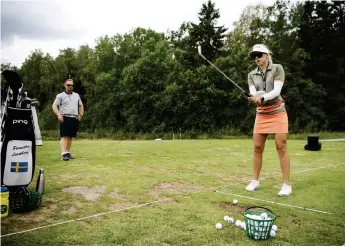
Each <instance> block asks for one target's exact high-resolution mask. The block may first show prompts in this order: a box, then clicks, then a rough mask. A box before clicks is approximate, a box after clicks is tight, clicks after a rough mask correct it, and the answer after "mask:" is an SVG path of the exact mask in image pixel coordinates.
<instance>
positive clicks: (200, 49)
mask: <svg viewBox="0 0 345 246" xmlns="http://www.w3.org/2000/svg"><path fill="white" fill-rule="evenodd" d="M198 53H199V55H200V57H201V58H202V59H204V60H205V61H207V62H208V63H209V64H210V65H211V66H212V67H214V68H215V69H216V70H217V71H218V72H220V73H221V74H222V75H223V76H224V77H225V78H226V79H227V80H229V81H230V82H231V83H232V84H233V85H234V86H236V87H237V88H238V89H239V90H240V91H241V92H242V93H244V94H245V95H246V96H247V97H251V96H252V95H250V94H249V93H248V92H246V91H245V90H243V89H242V88H241V87H240V86H239V85H238V84H236V83H235V82H234V81H232V80H231V79H230V78H229V77H228V76H227V75H226V74H224V73H223V72H222V71H221V70H220V69H219V68H217V67H216V66H215V65H214V64H213V63H212V62H210V61H209V60H207V58H206V57H205V56H204V55H203V54H202V48H201V45H198Z"/></svg>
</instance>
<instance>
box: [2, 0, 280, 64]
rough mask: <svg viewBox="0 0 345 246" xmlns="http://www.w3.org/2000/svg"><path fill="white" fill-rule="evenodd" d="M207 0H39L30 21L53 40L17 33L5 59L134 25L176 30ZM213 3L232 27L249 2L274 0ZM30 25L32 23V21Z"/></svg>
mask: <svg viewBox="0 0 345 246" xmlns="http://www.w3.org/2000/svg"><path fill="white" fill-rule="evenodd" d="M12 2H13V1H12ZM204 2H206V0H170V1H167V0H164V1H163V0H146V1H142V0H126V1H122V0H121V1H120V0H117V1H116V0H113V1H111V0H92V1H80V2H79V1H75V0H71V1H66V0H61V1H55V2H52V1H44V4H43V1H35V2H33V3H31V4H30V5H28V4H26V6H29V7H30V6H32V9H31V8H29V10H28V12H29V13H33V14H34V15H33V17H31V18H32V19H33V18H35V17H37V16H39V18H40V21H41V22H42V24H45V26H50V27H51V32H52V33H51V35H50V36H51V38H50V39H49V40H48V39H45V38H44V37H40V36H38V37H37V38H33V37H32V36H28V35H23V34H21V33H20V32H19V33H17V34H16V36H15V37H14V39H13V40H12V42H11V43H8V42H6V43H3V44H2V46H1V57H2V62H11V63H12V64H14V65H17V66H20V65H21V64H22V63H23V62H24V60H25V58H27V57H28V55H29V54H30V53H31V51H33V50H35V49H41V50H42V51H43V52H44V53H49V54H50V55H52V56H54V57H55V56H56V55H57V54H58V53H59V49H63V48H67V47H72V48H78V47H79V46H80V45H83V44H90V45H91V46H94V44H95V40H96V38H98V37H100V36H104V35H106V34H107V35H114V34H116V33H124V32H129V31H130V30H131V29H133V28H136V27H143V28H151V29H153V30H155V31H159V32H166V31H167V30H177V28H178V27H179V26H180V25H181V24H182V23H183V21H193V22H197V21H198V16H197V14H198V12H199V11H200V9H201V6H202V4H203V3H204ZM214 2H215V3H216V8H218V9H219V11H220V15H221V18H220V20H219V23H218V24H219V25H225V27H227V28H231V27H232V23H233V22H234V21H237V20H238V18H239V17H240V15H241V13H242V11H243V10H244V9H245V8H246V7H247V6H248V5H251V4H258V3H264V4H266V5H270V4H273V3H274V0H261V1H260V0H241V1H231V0H214ZM1 4H3V1H2V3H1ZM12 18H13V21H14V20H15V19H16V18H17V15H16V14H13V15H12ZM28 18H29V16H28ZM27 25H30V19H28V23H27ZM46 31H47V30H46ZM64 31H66V33H68V35H69V36H66V33H64V35H59V34H60V33H59V32H64ZM67 31H68V32H67ZM45 33H46V32H45Z"/></svg>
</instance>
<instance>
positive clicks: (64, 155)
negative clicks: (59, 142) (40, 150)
mask: <svg viewBox="0 0 345 246" xmlns="http://www.w3.org/2000/svg"><path fill="white" fill-rule="evenodd" d="M61 160H63V161H68V160H69V158H68V156H67V154H66V153H65V154H62V155H61Z"/></svg>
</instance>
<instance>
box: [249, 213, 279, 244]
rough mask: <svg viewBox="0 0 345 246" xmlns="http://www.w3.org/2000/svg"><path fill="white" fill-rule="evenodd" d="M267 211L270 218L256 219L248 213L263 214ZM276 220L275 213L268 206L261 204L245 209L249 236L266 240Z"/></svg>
mask: <svg viewBox="0 0 345 246" xmlns="http://www.w3.org/2000/svg"><path fill="white" fill-rule="evenodd" d="M261 213H267V215H268V219H254V218H251V217H248V215H261ZM275 220H276V216H275V214H274V213H273V212H272V211H271V210H269V209H268V208H265V207H261V206H253V207H249V208H247V209H246V210H245V211H244V221H245V223H246V233H247V236H248V237H249V238H251V239H255V240H265V239H268V238H269V237H270V232H271V229H272V225H273V224H274V222H275Z"/></svg>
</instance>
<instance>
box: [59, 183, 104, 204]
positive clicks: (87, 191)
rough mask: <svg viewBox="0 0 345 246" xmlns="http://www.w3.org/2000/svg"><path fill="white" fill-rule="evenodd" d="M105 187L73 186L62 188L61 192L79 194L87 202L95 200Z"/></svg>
mask: <svg viewBox="0 0 345 246" xmlns="http://www.w3.org/2000/svg"><path fill="white" fill-rule="evenodd" d="M105 189H106V187H105V186H95V187H92V188H88V187H86V186H75V187H68V188H64V189H63V190H62V191H63V192H70V193H72V194H80V195H82V196H83V197H84V198H85V199H86V200H88V201H95V200H97V199H98V198H99V197H100V196H102V194H103V193H104V192H105Z"/></svg>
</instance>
